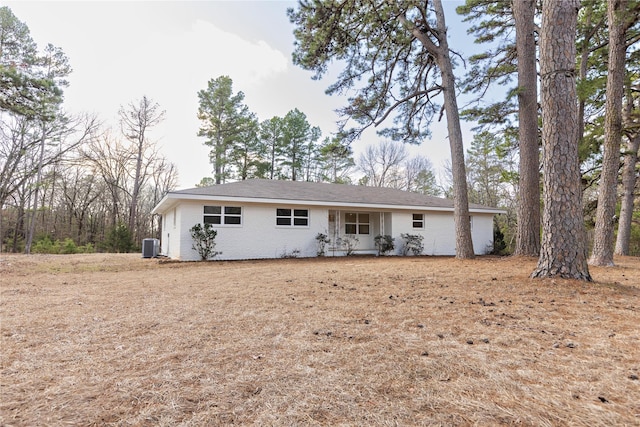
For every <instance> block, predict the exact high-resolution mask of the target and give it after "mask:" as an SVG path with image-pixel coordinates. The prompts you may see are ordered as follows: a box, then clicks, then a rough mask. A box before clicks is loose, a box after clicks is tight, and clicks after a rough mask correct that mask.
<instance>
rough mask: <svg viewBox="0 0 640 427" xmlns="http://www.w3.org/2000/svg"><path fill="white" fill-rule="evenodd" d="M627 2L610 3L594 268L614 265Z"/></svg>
mask: <svg viewBox="0 0 640 427" xmlns="http://www.w3.org/2000/svg"><path fill="white" fill-rule="evenodd" d="M626 9H627V1H626V0H609V3H608V6H607V19H608V21H609V61H608V64H607V99H606V101H605V118H604V145H603V155H602V173H601V174H600V184H599V185H598V208H597V210H596V228H595V234H594V240H593V252H592V254H591V258H590V259H589V263H590V264H592V265H601V266H612V265H613V244H614V238H613V232H614V228H615V213H616V198H617V193H618V192H617V188H618V169H619V168H620V141H621V139H622V98H623V94H624V75H625V67H624V63H625V53H626V43H625V36H626V34H625V33H626V31H625V25H624V21H625V17H624V15H623V13H624V12H625V11H626Z"/></svg>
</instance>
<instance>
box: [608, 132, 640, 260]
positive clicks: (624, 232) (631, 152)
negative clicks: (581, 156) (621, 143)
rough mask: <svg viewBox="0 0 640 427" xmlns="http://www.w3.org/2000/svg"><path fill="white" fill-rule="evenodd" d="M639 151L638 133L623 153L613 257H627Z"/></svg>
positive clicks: (639, 138)
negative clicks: (620, 195)
mask: <svg viewBox="0 0 640 427" xmlns="http://www.w3.org/2000/svg"><path fill="white" fill-rule="evenodd" d="M639 149H640V133H636V134H635V135H634V136H633V137H631V138H630V139H629V142H628V143H627V147H626V150H625V153H624V163H623V166H622V200H621V202H620V220H619V222H618V236H617V237H616V246H615V251H614V253H615V255H629V242H630V241H631V221H632V219H633V207H634V202H635V188H636V179H637V178H636V164H637V163H638V150H639Z"/></svg>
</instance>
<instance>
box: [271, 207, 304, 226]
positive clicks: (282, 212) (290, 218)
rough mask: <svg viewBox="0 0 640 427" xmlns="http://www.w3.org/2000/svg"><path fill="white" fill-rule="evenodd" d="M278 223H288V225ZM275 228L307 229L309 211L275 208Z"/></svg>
mask: <svg viewBox="0 0 640 427" xmlns="http://www.w3.org/2000/svg"><path fill="white" fill-rule="evenodd" d="M286 211H288V212H286ZM303 212H304V214H303ZM278 222H288V224H284V223H283V224H279V223H278ZM296 222H297V224H296ZM276 227H278V228H309V209H296V208H276Z"/></svg>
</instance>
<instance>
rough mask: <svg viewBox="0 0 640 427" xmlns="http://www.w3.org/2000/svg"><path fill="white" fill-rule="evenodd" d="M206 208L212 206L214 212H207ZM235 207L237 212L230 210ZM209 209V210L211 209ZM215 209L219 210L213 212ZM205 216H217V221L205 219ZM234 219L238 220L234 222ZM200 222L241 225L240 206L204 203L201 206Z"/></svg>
mask: <svg viewBox="0 0 640 427" xmlns="http://www.w3.org/2000/svg"><path fill="white" fill-rule="evenodd" d="M207 208H213V210H214V212H207V210H208V209H207ZM216 208H218V209H216ZM235 209H238V210H239V213H235V212H233V211H232V210H235ZM209 210H210V211H211V209H209ZM215 210H219V212H215ZM207 218H219V219H218V221H219V222H211V221H207ZM236 220H237V221H238V222H235V221H236ZM202 223H203V224H211V225H214V226H216V227H242V206H224V205H204V207H203V208H202Z"/></svg>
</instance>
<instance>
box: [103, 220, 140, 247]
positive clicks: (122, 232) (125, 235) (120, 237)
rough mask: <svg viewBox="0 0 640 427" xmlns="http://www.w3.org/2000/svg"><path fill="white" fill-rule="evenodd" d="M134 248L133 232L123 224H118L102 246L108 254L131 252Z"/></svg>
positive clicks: (108, 233) (110, 231)
mask: <svg viewBox="0 0 640 427" xmlns="http://www.w3.org/2000/svg"><path fill="white" fill-rule="evenodd" d="M134 246H135V244H134V243H133V235H132V234H131V230H129V227H127V225H126V224H125V223H123V222H120V223H118V224H116V225H115V226H114V227H112V228H111V229H110V230H109V231H108V232H107V235H106V236H105V240H104V243H103V245H102V247H103V249H105V250H106V251H107V252H116V253H127V252H131V251H132V250H133V248H134Z"/></svg>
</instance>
